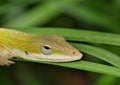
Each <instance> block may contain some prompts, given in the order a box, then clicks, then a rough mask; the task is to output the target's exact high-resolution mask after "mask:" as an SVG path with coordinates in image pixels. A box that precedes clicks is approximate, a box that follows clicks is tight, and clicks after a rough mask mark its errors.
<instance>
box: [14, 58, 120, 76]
mask: <svg viewBox="0 0 120 85" xmlns="http://www.w3.org/2000/svg"><path fill="white" fill-rule="evenodd" d="M13 60H17V61H23V62H25V61H26V62H34V63H43V64H50V65H56V66H62V67H68V68H71V69H78V70H86V71H91V72H96V73H101V74H108V75H113V76H116V77H120V69H119V68H116V67H113V66H108V65H103V64H98V63H93V62H89V61H83V60H81V61H78V62H66V63H49V62H40V61H37V60H23V59H13ZM101 68H102V69H101Z"/></svg>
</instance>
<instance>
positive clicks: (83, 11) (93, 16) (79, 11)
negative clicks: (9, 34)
mask: <svg viewBox="0 0 120 85" xmlns="http://www.w3.org/2000/svg"><path fill="white" fill-rule="evenodd" d="M65 8H66V12H67V13H68V14H70V15H72V16H74V17H75V18H77V19H80V20H81V19H83V20H85V21H88V22H89V23H93V24H97V25H101V26H102V27H106V28H105V29H108V30H110V31H112V32H117V33H119V32H120V31H119V27H120V24H119V21H117V20H115V19H112V18H110V17H108V16H106V15H103V14H101V13H98V12H96V11H93V10H91V9H89V8H85V7H82V6H76V5H72V6H71V5H69V6H67V5H66V6H65ZM69 9H71V10H69Z"/></svg>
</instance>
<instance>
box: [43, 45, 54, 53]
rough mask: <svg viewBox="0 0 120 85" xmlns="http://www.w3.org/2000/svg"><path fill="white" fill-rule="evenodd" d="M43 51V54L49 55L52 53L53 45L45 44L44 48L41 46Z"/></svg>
mask: <svg viewBox="0 0 120 85" xmlns="http://www.w3.org/2000/svg"><path fill="white" fill-rule="evenodd" d="M41 51H42V53H43V54H45V55H49V54H51V53H52V52H51V47H50V46H49V45H43V46H42V48H41Z"/></svg>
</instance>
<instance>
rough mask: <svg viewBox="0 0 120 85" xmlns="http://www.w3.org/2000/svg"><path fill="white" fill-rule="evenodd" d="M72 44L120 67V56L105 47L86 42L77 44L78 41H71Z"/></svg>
mask: <svg viewBox="0 0 120 85" xmlns="http://www.w3.org/2000/svg"><path fill="white" fill-rule="evenodd" d="M71 44H72V45H73V46H74V47H76V48H77V49H79V50H80V51H82V52H85V53H87V54H90V55H93V56H94V57H96V58H99V59H101V60H104V61H106V62H108V63H110V64H112V65H114V66H116V67H119V68H120V57H119V56H117V55H115V54H113V53H111V52H109V51H107V50H105V49H102V48H99V47H95V46H91V45H85V44H76V43H71Z"/></svg>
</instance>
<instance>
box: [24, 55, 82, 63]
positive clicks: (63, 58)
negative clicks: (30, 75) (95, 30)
mask: <svg viewBox="0 0 120 85" xmlns="http://www.w3.org/2000/svg"><path fill="white" fill-rule="evenodd" d="M81 58H82V54H81V56H68V55H61V54H52V55H44V54H33V53H31V54H29V55H26V56H25V57H24V59H28V60H37V61H47V62H69V61H75V60H79V59H81Z"/></svg>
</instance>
